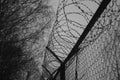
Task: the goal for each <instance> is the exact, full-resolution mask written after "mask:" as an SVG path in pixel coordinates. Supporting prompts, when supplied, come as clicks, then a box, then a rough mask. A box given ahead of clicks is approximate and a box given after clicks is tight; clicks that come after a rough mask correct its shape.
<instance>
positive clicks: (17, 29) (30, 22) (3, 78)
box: [0, 0, 51, 80]
mask: <svg viewBox="0 0 120 80" xmlns="http://www.w3.org/2000/svg"><path fill="white" fill-rule="evenodd" d="M46 1H47V0H0V5H1V7H0V80H14V79H15V80H25V78H23V79H22V78H20V77H23V76H22V74H24V75H27V76H28V73H31V75H32V74H34V71H35V72H39V69H38V62H36V61H35V58H36V57H35V56H36V55H38V54H37V53H42V51H40V52H37V50H38V49H40V48H41V47H40V46H39V47H37V49H36V48H35V49H33V50H31V49H32V48H33V44H35V43H36V42H38V41H39V40H41V43H42V39H43V33H44V29H45V28H49V27H50V26H49V25H50V22H51V17H50V15H51V12H50V11H49V8H48V6H47V5H46V4H45V2H46ZM28 43H29V44H30V45H29V44H28ZM40 45H42V44H40ZM42 47H43V46H42ZM33 53H34V54H36V55H34V54H33ZM39 55H41V54H39ZM31 75H29V76H28V77H30V76H31ZM39 77H40V76H39Z"/></svg>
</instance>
